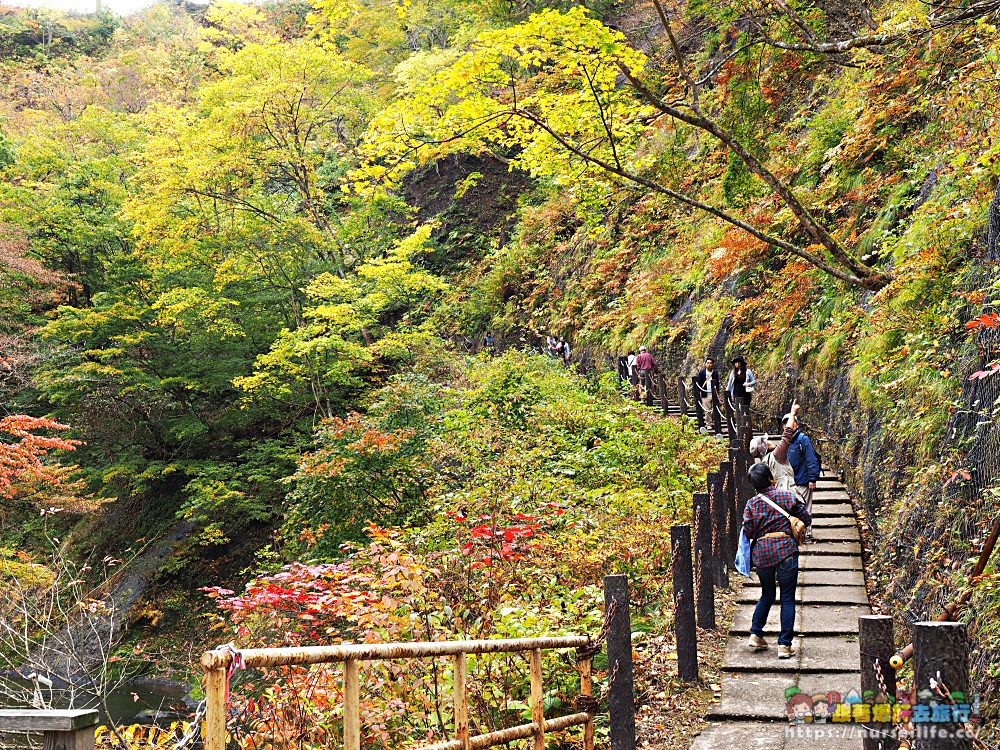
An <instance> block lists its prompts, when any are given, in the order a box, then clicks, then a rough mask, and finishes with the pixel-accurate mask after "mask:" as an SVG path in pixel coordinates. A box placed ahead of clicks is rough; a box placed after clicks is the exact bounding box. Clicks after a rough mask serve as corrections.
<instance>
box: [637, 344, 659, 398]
mask: <svg viewBox="0 0 1000 750" xmlns="http://www.w3.org/2000/svg"><path fill="white" fill-rule="evenodd" d="M635 370H636V372H637V373H639V387H640V388H641V389H642V391H643V393H648V392H649V386H650V385H651V384H652V382H653V375H654V374H655V373H656V360H654V359H653V355H652V354H650V353H649V352H648V351H647V350H646V347H644V346H640V347H639V356H638V357H636V358H635Z"/></svg>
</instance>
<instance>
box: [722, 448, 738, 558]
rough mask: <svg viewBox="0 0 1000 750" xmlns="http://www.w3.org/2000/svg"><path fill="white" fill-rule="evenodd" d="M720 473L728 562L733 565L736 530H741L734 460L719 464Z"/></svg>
mask: <svg viewBox="0 0 1000 750" xmlns="http://www.w3.org/2000/svg"><path fill="white" fill-rule="evenodd" d="M719 475H720V476H721V477H722V504H723V506H724V507H725V509H726V564H727V565H729V566H730V567H731V566H732V565H733V563H734V561H735V558H736V532H737V531H739V521H738V520H737V518H736V493H735V492H734V490H733V463H732V461H723V462H722V463H721V464H719Z"/></svg>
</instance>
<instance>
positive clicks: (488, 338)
mask: <svg viewBox="0 0 1000 750" xmlns="http://www.w3.org/2000/svg"><path fill="white" fill-rule="evenodd" d="M483 351H485V352H486V353H487V354H489V355H493V354H496V353H497V346H496V344H495V343H494V341H493V334H492V333H491V332H490V331H487V332H486V335H485V336H483Z"/></svg>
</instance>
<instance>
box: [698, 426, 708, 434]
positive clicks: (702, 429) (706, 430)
mask: <svg viewBox="0 0 1000 750" xmlns="http://www.w3.org/2000/svg"><path fill="white" fill-rule="evenodd" d="M698 432H700V433H701V434H702V435H704V434H705V433H706V432H708V428H707V427H702V428H701V429H699V430H698Z"/></svg>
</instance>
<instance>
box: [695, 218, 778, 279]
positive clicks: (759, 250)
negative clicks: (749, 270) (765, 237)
mask: <svg viewBox="0 0 1000 750" xmlns="http://www.w3.org/2000/svg"><path fill="white" fill-rule="evenodd" d="M767 247H768V246H767V243H766V242H763V241H762V240H759V239H757V238H756V237H754V236H753V235H752V234H748V233H747V232H744V231H743V230H742V229H738V228H736V227H733V228H732V229H730V230H729V231H728V232H726V236H725V237H723V238H722V242H720V243H719V249H718V250H717V251H716V252H715V253H713V254H712V257H711V258H709V261H708V274H709V276H710V277H711V278H712V279H724V278H726V277H727V276H731V275H732V274H733V273H735V272H736V271H738V270H739V269H741V268H745V267H746V266H748V265H751V264H753V263H756V262H757V261H759V260H762V259H763V258H764V256H765V255H766V254H767Z"/></svg>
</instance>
